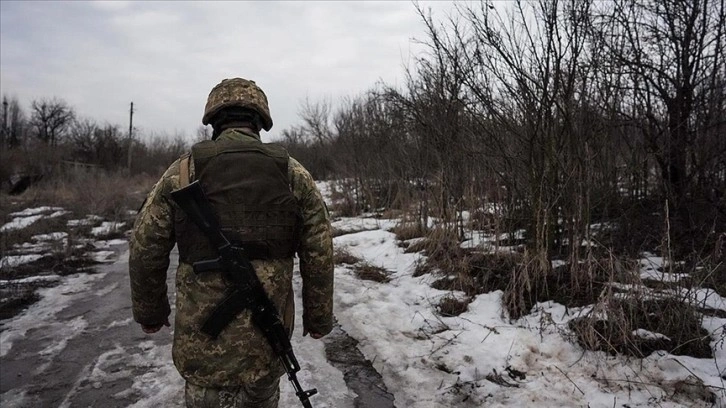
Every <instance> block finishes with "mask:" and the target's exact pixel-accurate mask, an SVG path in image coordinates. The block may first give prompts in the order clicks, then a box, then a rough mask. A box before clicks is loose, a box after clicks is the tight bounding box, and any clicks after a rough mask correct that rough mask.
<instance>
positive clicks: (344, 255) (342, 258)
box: [333, 248, 360, 265]
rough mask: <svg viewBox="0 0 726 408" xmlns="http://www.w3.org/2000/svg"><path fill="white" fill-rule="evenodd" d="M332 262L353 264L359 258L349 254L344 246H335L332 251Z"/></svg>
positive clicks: (358, 260)
mask: <svg viewBox="0 0 726 408" xmlns="http://www.w3.org/2000/svg"><path fill="white" fill-rule="evenodd" d="M333 262H334V263H335V264H336V265H343V264H347V265H355V264H357V263H358V262H360V258H357V257H356V256H355V255H353V254H351V253H350V251H348V250H347V249H346V248H335V251H334V252H333Z"/></svg>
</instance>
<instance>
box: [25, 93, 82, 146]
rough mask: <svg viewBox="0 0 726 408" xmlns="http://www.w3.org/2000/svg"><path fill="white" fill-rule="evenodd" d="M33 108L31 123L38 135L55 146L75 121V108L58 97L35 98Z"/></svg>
mask: <svg viewBox="0 0 726 408" xmlns="http://www.w3.org/2000/svg"><path fill="white" fill-rule="evenodd" d="M31 108H32V115H31V119H30V123H31V125H32V126H33V128H34V129H35V133H36V135H37V136H38V138H39V139H40V140H42V141H43V142H45V143H47V144H49V145H51V146H55V145H56V143H57V142H58V140H59V139H60V138H62V137H63V136H64V134H65V131H66V130H67V129H68V127H69V126H70V125H71V123H72V121H73V118H74V116H75V114H74V112H73V109H72V108H71V107H70V106H68V104H67V103H66V102H65V101H63V100H62V99H58V98H52V99H41V100H35V101H33V103H32V105H31Z"/></svg>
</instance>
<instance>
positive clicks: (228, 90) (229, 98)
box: [202, 78, 272, 131]
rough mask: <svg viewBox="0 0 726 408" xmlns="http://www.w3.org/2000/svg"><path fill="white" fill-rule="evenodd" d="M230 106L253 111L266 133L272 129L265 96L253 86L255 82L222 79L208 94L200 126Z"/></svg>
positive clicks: (255, 85)
mask: <svg viewBox="0 0 726 408" xmlns="http://www.w3.org/2000/svg"><path fill="white" fill-rule="evenodd" d="M230 106H237V107H240V108H248V109H252V110H254V111H255V112H257V113H259V114H260V116H261V117H262V128H263V129H265V130H267V131H269V130H270V128H272V117H271V116H270V108H269V107H268V106H267V96H265V93H264V92H262V89H260V87H258V86H257V84H255V81H250V80H247V79H242V78H231V79H223V80H222V82H220V83H219V84H217V86H215V87H214V88H212V91H211V92H210V93H209V98H207V106H205V107H204V116H203V117H202V124H204V125H208V124H209V123H210V120H211V119H212V117H213V116H214V115H215V114H217V112H219V111H220V110H222V109H224V108H227V107H230Z"/></svg>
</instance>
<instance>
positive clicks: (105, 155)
mask: <svg viewBox="0 0 726 408" xmlns="http://www.w3.org/2000/svg"><path fill="white" fill-rule="evenodd" d="M2 121H3V122H2V132H1V133H0V147H1V148H2V150H1V154H2V165H0V179H2V180H3V181H5V180H7V178H8V177H9V176H11V175H13V174H17V173H22V174H36V175H37V174H45V175H49V174H50V173H52V172H54V171H56V170H57V168H58V165H59V164H61V163H68V162H73V163H75V164H74V165H73V166H72V167H74V168H81V167H83V168H87V169H96V170H103V171H106V172H116V171H121V170H123V171H127V172H128V170H129V169H130V172H131V174H132V175H135V174H148V175H153V176H159V175H160V174H161V172H162V171H163V170H164V169H165V168H166V167H167V166H168V165H169V164H170V163H171V162H172V161H174V160H175V159H176V158H178V157H179V156H180V155H181V154H182V153H184V152H185V151H186V150H187V149H188V146H189V144H190V142H191V140H189V138H187V137H185V136H183V135H179V134H177V135H166V134H156V135H149V134H144V133H141V132H138V130H134V135H133V138H131V139H130V138H129V132H128V127H126V128H125V129H124V127H122V126H120V125H116V124H109V123H100V122H98V121H96V120H94V119H90V118H84V117H81V116H79V115H78V114H77V113H76V111H75V109H74V108H73V107H71V106H70V105H69V104H68V103H67V102H66V101H64V100H63V99H60V98H57V97H53V98H43V99H38V100H34V101H32V102H31V104H30V110H29V112H27V113H26V111H25V110H24V109H23V107H22V106H21V103H20V101H19V100H18V99H17V97H8V96H7V95H5V96H3V111H2ZM204 131H205V130H204V129H203V128H200V130H199V132H200V133H204ZM198 137H199V136H198ZM129 149H131V160H130V161H129Z"/></svg>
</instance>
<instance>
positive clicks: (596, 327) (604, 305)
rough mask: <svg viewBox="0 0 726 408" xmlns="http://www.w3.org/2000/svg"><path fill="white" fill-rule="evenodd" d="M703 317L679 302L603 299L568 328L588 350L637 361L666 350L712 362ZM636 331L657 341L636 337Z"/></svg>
mask: <svg viewBox="0 0 726 408" xmlns="http://www.w3.org/2000/svg"><path fill="white" fill-rule="evenodd" d="M701 321H702V317H701V315H700V314H699V313H698V312H697V311H696V310H695V308H693V307H692V306H690V305H688V304H687V303H684V302H683V301H682V299H677V298H673V297H662V298H644V297H640V296H637V295H636V294H634V293H628V294H627V295H626V297H622V296H620V297H617V296H613V295H609V296H605V297H604V299H602V300H601V301H600V302H599V303H598V304H597V305H596V307H595V310H594V311H593V312H592V313H590V314H589V315H588V316H585V317H582V318H578V319H574V320H572V321H571V322H570V324H569V326H570V328H571V329H572V331H573V332H574V333H575V336H576V338H577V340H578V342H579V343H580V344H581V345H582V346H583V347H585V348H587V349H590V350H598V351H605V352H608V353H611V354H615V353H622V354H627V355H631V356H635V357H638V358H642V357H646V356H648V355H649V354H651V353H652V352H654V351H657V350H665V351H667V352H669V353H670V354H674V355H689V356H693V357H697V358H711V357H712V356H713V352H712V349H711V346H710V343H711V337H710V336H709V334H708V332H707V331H706V330H705V329H704V328H703V327H702V326H701ZM638 329H642V330H647V331H648V332H651V333H657V334H658V336H657V337H653V338H644V337H642V336H637V335H636V331H637V330H638Z"/></svg>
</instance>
